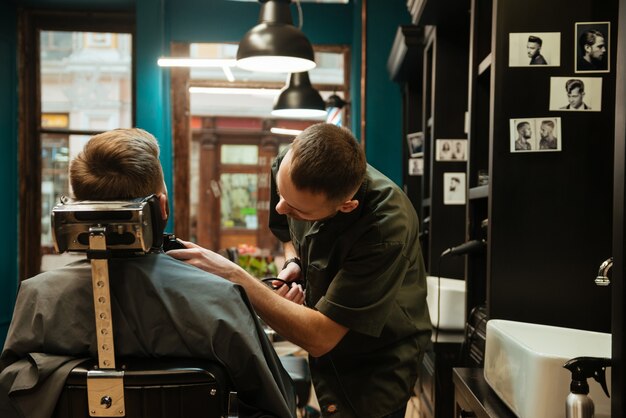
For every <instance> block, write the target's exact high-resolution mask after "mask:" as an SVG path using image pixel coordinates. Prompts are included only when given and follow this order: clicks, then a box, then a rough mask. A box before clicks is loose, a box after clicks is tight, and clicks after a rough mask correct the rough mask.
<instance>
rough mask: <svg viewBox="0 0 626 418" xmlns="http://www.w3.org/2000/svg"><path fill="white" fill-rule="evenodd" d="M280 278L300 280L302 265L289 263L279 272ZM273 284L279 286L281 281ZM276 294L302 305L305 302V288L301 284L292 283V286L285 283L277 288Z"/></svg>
mask: <svg viewBox="0 0 626 418" xmlns="http://www.w3.org/2000/svg"><path fill="white" fill-rule="evenodd" d="M278 278H279V279H282V280H284V281H286V282H293V281H296V280H300V279H302V269H300V266H299V265H297V264H296V263H289V264H287V266H286V267H285V268H284V269H283V270H281V271H280V273H278ZM273 284H274V286H279V285H280V282H278V281H277V282H275V283H273ZM276 294H278V295H280V296H282V297H284V298H285V299H288V300H290V301H292V302H295V303H298V304H300V305H302V304H303V303H304V290H303V289H302V286H301V285H299V284H292V285H291V288H289V286H287V285H283V286H281V287H279V288H278V289H277V290H276Z"/></svg>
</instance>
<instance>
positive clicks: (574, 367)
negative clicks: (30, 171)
mask: <svg viewBox="0 0 626 418" xmlns="http://www.w3.org/2000/svg"><path fill="white" fill-rule="evenodd" d="M563 367H565V368H566V369H567V370H569V371H570V372H571V373H572V383H571V385H570V390H571V391H572V393H583V394H587V393H589V385H588V384H587V379H588V378H590V377H593V378H594V380H595V381H596V382H598V383H599V384H600V386H602V389H603V390H604V393H606V396H608V397H609V398H610V397H611V396H610V395H609V389H608V388H607V386H606V368H607V367H611V359H610V358H600V357H576V358H573V359H571V360H570V361H568V362H567V363H565V365H564V366H563Z"/></svg>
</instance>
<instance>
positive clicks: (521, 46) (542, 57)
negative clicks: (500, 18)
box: [509, 32, 561, 67]
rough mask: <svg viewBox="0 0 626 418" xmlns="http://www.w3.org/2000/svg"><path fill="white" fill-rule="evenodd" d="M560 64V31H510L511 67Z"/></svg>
mask: <svg viewBox="0 0 626 418" xmlns="http://www.w3.org/2000/svg"><path fill="white" fill-rule="evenodd" d="M560 65H561V33H560V32H524V33H509V67H537V66H539V67H541V66H543V67H559V66H560Z"/></svg>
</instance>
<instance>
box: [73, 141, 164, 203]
mask: <svg viewBox="0 0 626 418" xmlns="http://www.w3.org/2000/svg"><path fill="white" fill-rule="evenodd" d="M70 183H71V185H72V189H73V192H74V197H75V198H76V199H79V200H116V199H124V200H125V199H135V198H139V197H145V196H149V195H151V194H157V193H161V192H163V191H164V187H165V186H164V182H163V170H162V168H161V163H160V161H159V145H158V143H157V140H156V139H155V138H154V136H153V135H152V134H150V133H148V132H146V131H144V130H143V129H138V128H131V129H115V130H112V131H108V132H104V133H101V134H98V135H95V136H93V137H91V139H89V141H88V142H87V144H86V145H85V147H84V149H83V150H82V151H81V152H80V153H79V154H78V156H76V158H74V159H73V160H72V162H71V163H70Z"/></svg>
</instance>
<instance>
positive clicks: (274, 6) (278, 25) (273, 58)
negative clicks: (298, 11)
mask: <svg viewBox="0 0 626 418" xmlns="http://www.w3.org/2000/svg"><path fill="white" fill-rule="evenodd" d="M261 2H262V3H263V4H262V5H261V13H260V17H259V24H258V25H256V26H255V27H253V28H252V29H250V30H249V31H248V32H247V33H246V34H245V35H244V37H243V38H242V39H241V41H240V42H239V48H238V49H237V66H238V67H240V68H243V69H246V70H251V71H263V72H274V73H280V72H285V73H290V72H301V71H308V70H310V69H312V68H315V54H314V53H313V46H312V45H311V42H309V40H308V39H307V38H306V36H304V33H302V31H300V30H299V29H298V28H296V27H295V26H294V25H293V22H292V20H291V11H290V10H289V4H290V3H291V0H267V1H263V0H261Z"/></svg>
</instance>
